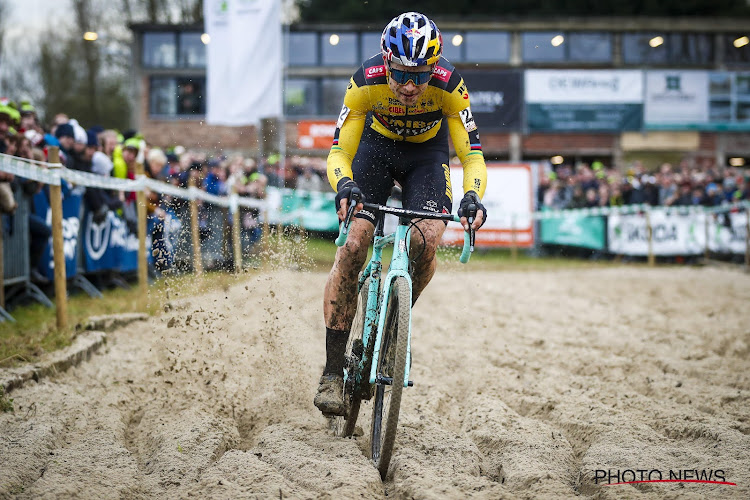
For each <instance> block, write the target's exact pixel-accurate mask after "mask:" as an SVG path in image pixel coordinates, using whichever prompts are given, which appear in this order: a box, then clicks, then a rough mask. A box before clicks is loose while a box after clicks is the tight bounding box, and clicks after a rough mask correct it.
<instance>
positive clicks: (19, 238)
mask: <svg viewBox="0 0 750 500" xmlns="http://www.w3.org/2000/svg"><path fill="white" fill-rule="evenodd" d="M14 195H15V197H16V202H17V203H18V208H17V209H16V211H15V213H13V214H12V215H4V216H3V231H5V232H4V234H3V286H4V287H8V289H7V292H6V294H5V300H6V303H7V302H10V301H12V300H18V299H20V298H22V297H30V298H32V299H34V300H37V301H39V302H40V303H42V304H44V305H45V306H47V307H52V302H51V301H50V300H49V298H47V296H46V295H45V294H44V292H42V291H41V290H40V289H39V287H38V286H36V285H35V284H34V283H32V282H31V263H30V258H31V257H30V254H29V249H30V248H31V235H30V232H29V215H30V214H31V212H32V207H31V199H30V198H29V197H28V196H26V195H24V194H23V191H22V190H21V188H20V186H18V187H16V190H15V193H14ZM6 223H7V224H6ZM6 229H9V230H8V231H6Z"/></svg>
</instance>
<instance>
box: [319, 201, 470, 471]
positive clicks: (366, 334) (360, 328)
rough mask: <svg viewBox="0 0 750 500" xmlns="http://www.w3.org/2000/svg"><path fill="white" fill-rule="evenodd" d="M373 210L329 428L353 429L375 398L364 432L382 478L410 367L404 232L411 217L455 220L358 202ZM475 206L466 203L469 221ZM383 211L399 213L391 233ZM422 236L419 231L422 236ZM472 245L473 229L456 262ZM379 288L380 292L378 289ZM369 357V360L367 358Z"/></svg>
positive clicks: (343, 231)
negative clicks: (338, 408)
mask: <svg viewBox="0 0 750 500" xmlns="http://www.w3.org/2000/svg"><path fill="white" fill-rule="evenodd" d="M360 201H361V200H360V199H358V198H354V197H353V198H352V200H351V202H350V207H349V210H348V213H347V216H346V218H345V219H344V221H343V223H342V224H341V228H340V231H339V236H338V238H337V239H336V245H337V246H342V245H343V244H344V243H345V242H346V238H347V235H348V229H349V223H350V222H351V218H352V214H353V211H354V207H355V206H356V205H357V203H358V202H360ZM363 205H364V208H365V209H366V210H369V211H371V212H372V213H374V214H376V215H377V216H376V224H375V233H374V236H373V251H372V256H371V257H370V260H369V262H368V264H367V266H366V267H365V270H364V271H363V272H362V273H361V274H360V277H359V282H358V299H357V312H356V315H355V318H354V322H353V324H352V328H351V331H350V334H349V341H348V343H347V347H346V360H345V364H344V402H345V406H346V414H345V415H344V416H343V417H332V419H331V427H332V428H333V430H334V433H335V434H336V435H337V436H341V437H349V436H351V435H352V434H353V433H354V430H355V425H356V423H357V419H358V417H359V409H360V404H361V402H362V400H370V399H372V398H373V397H374V398H375V400H374V402H373V410H372V426H371V432H370V452H371V459H372V461H373V462H374V464H375V466H376V467H377V469H378V471H379V472H380V477H381V478H382V479H384V480H385V477H386V474H387V472H388V466H389V464H390V461H391V456H392V453H393V446H394V443H395V440H396V427H397V425H398V417H399V411H400V406H401V396H402V392H403V389H404V387H411V386H413V382H412V381H410V380H409V369H410V367H411V305H412V295H411V291H412V288H411V275H410V272H409V271H410V268H409V263H410V261H409V249H410V241H411V237H410V231H411V229H412V228H416V229H417V230H418V231H420V232H421V230H420V229H419V227H418V226H416V222H417V221H419V220H423V219H435V220H444V221H455V222H460V218H459V217H458V216H455V215H452V214H443V213H434V212H427V211H417V210H406V209H403V208H398V207H392V206H388V205H378V204H372V203H363ZM476 212H477V208H476V206H473V205H471V206H470V207H469V213H470V214H471V217H469V224H470V225H471V222H472V221H473V219H474V217H475V216H476ZM386 214H393V215H396V216H398V217H399V223H398V226H397V227H396V231H395V233H392V234H389V235H385V234H384V230H383V228H384V220H385V215H386ZM422 237H423V238H424V235H422ZM389 244H393V255H392V257H391V262H390V265H389V267H388V273H387V274H386V276H385V280H382V283H381V277H382V276H381V271H382V256H383V248H384V247H386V246H387V245H389ZM473 250H474V231H473V230H470V231H469V232H467V233H465V235H464V247H463V251H462V253H461V257H460V259H459V260H460V261H461V262H462V263H466V262H468V261H469V257H470V254H471V252H472V251H473ZM381 290H382V291H381ZM373 361H374V362H373Z"/></svg>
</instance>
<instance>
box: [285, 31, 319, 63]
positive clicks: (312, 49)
mask: <svg viewBox="0 0 750 500" xmlns="http://www.w3.org/2000/svg"><path fill="white" fill-rule="evenodd" d="M287 50H288V58H289V66H316V65H317V64H318V35H317V33H309V32H307V33H306V32H292V33H289V38H288V45H287Z"/></svg>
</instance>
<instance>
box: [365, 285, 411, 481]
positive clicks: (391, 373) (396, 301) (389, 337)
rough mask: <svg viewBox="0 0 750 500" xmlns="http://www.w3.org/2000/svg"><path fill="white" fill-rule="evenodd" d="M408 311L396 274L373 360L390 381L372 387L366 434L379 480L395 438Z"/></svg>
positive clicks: (405, 289) (406, 297)
mask: <svg viewBox="0 0 750 500" xmlns="http://www.w3.org/2000/svg"><path fill="white" fill-rule="evenodd" d="M410 315H411V298H410V290H409V282H408V281H407V279H406V278H404V277H401V276H399V277H397V278H396V279H395V280H394V282H393V285H392V288H391V294H390V297H389V299H388V309H387V311H386V323H385V327H384V329H383V341H382V344H381V346H380V354H379V356H378V360H377V367H378V368H377V371H378V373H380V374H382V375H383V376H386V377H391V378H392V380H393V382H392V384H391V385H384V384H379V385H377V387H376V389H375V401H374V402H373V409H372V429H371V434H370V437H371V441H370V449H371V458H372V460H373V462H374V463H375V466H376V467H377V468H378V471H379V472H380V477H381V478H382V479H383V480H385V477H386V475H387V474H388V466H389V465H390V463H391V456H392V455H393V448H394V444H395V442H396V428H397V426H398V416H399V412H400V409H401V395H402V393H403V390H404V373H405V371H406V350H407V345H408V342H409V318H410ZM373 361H374V360H373Z"/></svg>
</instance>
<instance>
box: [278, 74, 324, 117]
mask: <svg viewBox="0 0 750 500" xmlns="http://www.w3.org/2000/svg"><path fill="white" fill-rule="evenodd" d="M317 110H318V85H317V81H316V80H314V79H311V78H307V79H305V78H289V79H288V80H287V81H286V84H285V85H284V112H285V114H287V115H290V116H305V115H315V114H317Z"/></svg>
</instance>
